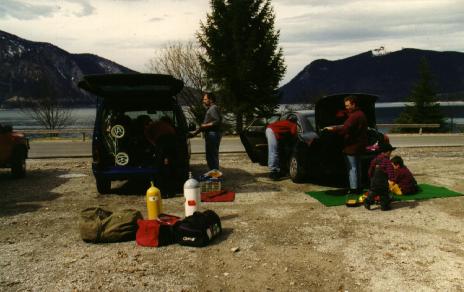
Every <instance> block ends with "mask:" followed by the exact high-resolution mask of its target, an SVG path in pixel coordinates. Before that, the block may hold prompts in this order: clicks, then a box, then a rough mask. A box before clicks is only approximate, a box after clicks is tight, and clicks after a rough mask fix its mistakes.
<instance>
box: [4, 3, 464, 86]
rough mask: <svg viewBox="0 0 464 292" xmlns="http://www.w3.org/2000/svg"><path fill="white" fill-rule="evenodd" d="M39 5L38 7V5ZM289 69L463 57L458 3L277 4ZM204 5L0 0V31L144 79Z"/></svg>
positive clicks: (463, 26) (200, 16)
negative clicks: (418, 53)
mask: <svg viewBox="0 0 464 292" xmlns="http://www.w3.org/2000/svg"><path fill="white" fill-rule="evenodd" d="M39 3H40V4H39ZM272 5H273V6H274V13H275V14H276V28H277V29H279V30H280V41H281V42H280V43H281V46H282V47H283V49H284V57H285V60H286V63H287V65H288V70H287V74H286V76H285V80H284V81H285V82H286V81H289V80H290V79H291V78H292V77H293V76H295V75H296V74H297V73H298V72H299V71H300V70H302V69H303V68H304V67H305V66H306V65H308V64H309V63H310V62H312V61H314V60H316V59H319V58H325V59H329V60H335V59H340V58H346V57H349V56H352V55H354V54H359V53H362V52H365V51H368V50H371V49H374V48H378V47H379V46H385V47H386V49H387V50H390V51H392V50H397V49H401V48H402V47H411V48H419V49H430V50H455V51H464V18H463V17H462V15H464V5H463V3H462V0H389V1H378V0H274V1H272ZM209 10H210V7H209V1H206V0H98V1H91V0H41V1H37V0H1V1H0V28H1V29H2V30H5V31H7V32H10V33H13V34H16V35H18V36H20V37H23V38H26V39H30V40H33V41H42V42H50V43H53V44H55V45H57V46H59V47H61V48H63V49H65V50H67V51H70V52H72V53H85V52H88V53H93V54H97V55H100V56H102V57H105V58H108V59H111V60H113V61H115V62H118V63H120V64H122V65H124V66H127V67H129V68H132V69H134V70H139V71H144V70H145V64H146V63H147V62H148V60H149V59H150V58H151V57H152V56H153V55H154V52H155V50H156V49H157V48H161V47H162V46H163V45H164V44H166V43H169V42H173V41H185V40H191V39H194V35H195V33H196V32H197V31H198V29H199V24H200V21H204V20H205V18H206V13H207V12H208V11H209Z"/></svg>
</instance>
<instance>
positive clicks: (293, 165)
mask: <svg viewBox="0 0 464 292" xmlns="http://www.w3.org/2000/svg"><path fill="white" fill-rule="evenodd" d="M289 173H290V179H291V180H292V181H293V182H295V183H300V182H303V181H304V180H305V179H306V173H305V169H304V163H303V159H301V158H300V157H299V155H298V152H296V151H294V152H293V154H292V155H291V156H290V163H289Z"/></svg>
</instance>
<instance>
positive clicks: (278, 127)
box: [266, 119, 297, 180]
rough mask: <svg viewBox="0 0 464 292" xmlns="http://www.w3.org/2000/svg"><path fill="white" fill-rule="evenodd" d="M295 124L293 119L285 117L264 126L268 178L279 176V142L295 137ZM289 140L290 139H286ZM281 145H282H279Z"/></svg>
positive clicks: (280, 174) (277, 177) (275, 178)
mask: <svg viewBox="0 0 464 292" xmlns="http://www.w3.org/2000/svg"><path fill="white" fill-rule="evenodd" d="M296 134H297V124H296V121H295V120H292V119H287V120H281V121H276V122H273V123H270V124H269V125H267V127H266V140H267V146H268V152H267V153H268V156H267V157H268V159H267V165H268V167H269V171H270V173H269V178H270V179H272V180H278V179H279V178H280V177H281V176H282V173H281V169H280V160H279V155H280V154H279V142H280V143H285V142H283V141H284V140H291V139H292V138H294V137H296ZM287 142H290V141H287ZM281 146H283V145H281ZM281 148H282V147H281Z"/></svg>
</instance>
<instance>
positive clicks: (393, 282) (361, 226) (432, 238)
mask: <svg viewBox="0 0 464 292" xmlns="http://www.w3.org/2000/svg"><path fill="white" fill-rule="evenodd" d="M394 154H399V155H402V156H403V158H404V159H405V162H406V164H407V165H408V166H409V168H410V169H411V170H412V171H413V172H414V173H415V174H416V178H417V180H418V182H419V183H430V184H435V185H440V186H445V187H448V188H450V189H452V190H455V191H459V192H464V181H463V179H462V178H463V177H464V166H463V165H464V147H449V148H400V149H397V150H396V151H395V152H394ZM90 163H91V162H90V160H89V159H50V160H29V161H28V176H27V178H26V179H22V180H12V179H11V178H10V175H9V172H8V171H7V170H0V204H1V206H2V207H1V209H0V217H1V219H2V220H1V223H0V224H1V225H0V226H1V231H0V252H1V257H0V290H1V291H142V290H144V291H146V290H148V291H266V290H269V291H464V280H463V279H464V278H463V274H464V221H463V219H464V211H463V210H464V197H454V198H446V199H433V200H428V201H420V202H395V203H394V204H393V210H391V211H388V212H382V211H380V210H371V211H368V210H366V209H364V208H362V207H359V208H346V207H345V206H340V207H330V208H329V207H325V206H323V205H322V204H320V203H319V202H317V201H316V200H314V199H313V198H311V197H309V196H307V195H305V194H304V192H306V191H311V190H322V189H326V188H327V187H323V186H319V185H316V184H309V183H306V184H293V183H292V182H291V181H290V180H288V179H283V180H281V181H278V182H273V181H270V180H269V179H268V178H267V169H266V168H265V167H263V166H258V165H253V164H251V163H250V162H249V160H248V158H247V157H246V155H245V154H228V155H225V154H224V155H221V164H222V165H223V166H224V168H223V169H222V170H223V172H224V175H225V183H224V185H225V187H226V188H228V189H231V190H234V191H236V192H237V196H236V200H235V202H231V203H207V204H203V208H208V209H212V210H214V211H216V212H217V213H218V214H219V215H220V216H221V221H222V224H223V228H224V233H223V235H222V236H221V237H220V238H218V240H216V241H215V242H214V243H213V244H211V245H209V246H207V247H205V248H189V247H182V246H179V245H170V246H166V247H161V248H144V247H139V246H137V245H136V244H135V242H124V243H113V244H88V243H84V242H83V241H82V240H81V239H80V237H79V232H78V218H79V212H80V211H81V210H82V209H84V208H87V207H91V206H102V207H105V208H108V209H110V210H119V209H123V208H127V207H130V208H135V209H138V210H140V211H141V212H142V213H143V214H144V215H146V209H145V201H144V196H143V194H144V192H145V190H144V189H140V188H139V187H137V186H131V185H130V184H129V183H123V182H122V183H118V184H117V185H116V184H114V185H113V187H114V188H115V192H116V193H115V194H110V195H98V194H97V192H96V190H95V184H94V178H93V177H92V175H91V170H90ZM192 169H193V172H194V173H197V174H199V173H202V172H204V171H206V168H205V165H204V160H203V157H202V156H194V157H193V158H192ZM64 174H83V175H85V176H82V177H76V178H63V177H60V175H64ZM163 203H164V205H165V212H167V213H170V214H175V215H180V216H181V215H182V214H183V199H182V197H181V195H179V196H178V197H175V198H171V199H167V200H164V202H163Z"/></svg>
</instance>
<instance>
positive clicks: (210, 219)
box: [174, 210, 222, 247]
mask: <svg viewBox="0 0 464 292" xmlns="http://www.w3.org/2000/svg"><path fill="white" fill-rule="evenodd" d="M221 233H222V226H221V219H219V216H218V215H217V214H216V213H215V212H214V211H211V210H206V211H204V212H198V211H197V212H195V213H193V215H191V216H188V217H185V218H184V219H183V220H181V221H178V222H177V223H176V224H175V225H174V234H175V237H176V241H177V242H178V243H179V244H180V245H186V246H195V247H202V246H206V245H207V244H208V243H210V242H211V241H212V240H213V239H214V238H216V237H218V236H219V235H220V234H221Z"/></svg>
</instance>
